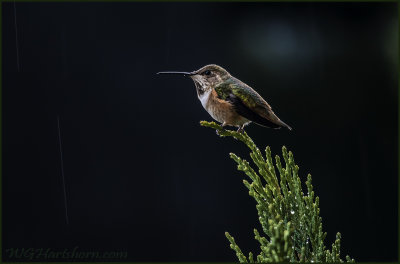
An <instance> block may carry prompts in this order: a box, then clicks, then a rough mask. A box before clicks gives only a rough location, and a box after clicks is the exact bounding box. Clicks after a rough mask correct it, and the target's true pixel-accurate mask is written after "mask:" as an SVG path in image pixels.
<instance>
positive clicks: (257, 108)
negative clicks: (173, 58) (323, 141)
mask: <svg viewBox="0 0 400 264" xmlns="http://www.w3.org/2000/svg"><path fill="white" fill-rule="evenodd" d="M157 74H181V75H185V76H189V77H190V78H191V79H192V80H193V81H194V84H195V86H196V91H197V96H198V98H199V100H200V102H201V104H202V105H203V107H204V109H206V111H207V112H208V113H209V114H210V115H211V117H212V118H214V119H215V120H217V121H218V122H221V123H222V127H224V126H235V127H238V132H242V131H243V128H244V127H245V126H246V125H248V124H250V123H251V122H254V123H256V124H258V125H261V126H264V127H269V128H274V129H279V128H281V127H286V128H287V129H289V130H292V128H291V127H290V126H288V125H287V124H285V123H284V122H283V121H282V120H280V119H279V118H278V117H277V116H276V115H275V113H274V112H273V111H272V109H271V106H270V105H269V104H268V103H267V102H266V101H265V100H264V99H263V98H262V97H261V96H260V95H259V94H258V93H257V92H256V91H254V90H253V89H252V88H251V87H250V86H248V85H247V84H245V83H243V82H242V81H240V80H238V79H236V78H235V77H233V76H232V75H230V74H229V73H228V72H227V71H226V70H225V69H224V68H222V67H220V66H218V65H215V64H210V65H206V66H204V67H202V68H201V69H199V70H197V71H193V72H171V71H169V72H159V73H157Z"/></svg>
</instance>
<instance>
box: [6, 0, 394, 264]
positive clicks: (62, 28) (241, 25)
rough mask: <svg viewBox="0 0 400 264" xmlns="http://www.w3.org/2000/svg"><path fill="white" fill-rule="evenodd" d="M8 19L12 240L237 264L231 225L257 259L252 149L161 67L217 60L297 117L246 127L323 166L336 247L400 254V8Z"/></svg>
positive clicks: (192, 10)
mask: <svg viewBox="0 0 400 264" xmlns="http://www.w3.org/2000/svg"><path fill="white" fill-rule="evenodd" d="M14 7H15V10H14ZM15 14H16V18H17V19H16V21H15ZM2 15H3V17H2V23H3V28H2V30H3V31H2V32H3V33H2V39H3V41H2V54H3V79H2V85H3V86H2V95H3V102H2V103H3V105H2V107H3V111H2V112H3V132H2V133H3V177H2V182H3V189H2V193H3V238H2V240H3V250H7V249H9V248H29V247H33V248H47V247H51V248H52V249H53V250H56V249H61V250H62V249H64V248H68V249H70V250H72V249H73V248H74V247H79V250H81V251H84V250H92V251H93V250H95V251H102V252H103V251H127V252H128V258H127V260H131V261H235V260H236V256H235V254H234V252H233V251H232V250H231V249H230V248H229V243H228V241H227V240H226V238H225V236H224V232H225V231H229V232H230V233H231V234H232V235H233V236H234V237H235V238H236V241H237V242H238V244H239V246H241V248H242V250H243V251H244V252H245V253H246V254H247V252H248V251H249V250H251V251H253V252H257V253H258V252H259V249H258V243H256V241H255V240H254V238H253V231H252V230H253V228H254V227H256V228H260V225H259V223H258V220H257V212H256V209H255V202H254V201H253V199H252V198H251V197H249V196H248V192H247V189H246V188H245V187H244V186H243V184H242V179H244V178H246V176H245V175H244V174H242V173H241V172H239V171H237V170H236V166H235V164H234V162H233V161H232V160H231V159H230V158H229V156H228V153H229V152H234V153H236V154H238V155H239V156H242V157H245V158H249V157H248V149H246V147H245V146H244V145H242V144H240V143H239V142H236V141H234V140H232V139H221V138H219V137H217V136H216V135H215V131H213V130H211V129H208V128H202V127H200V125H199V121H200V120H204V119H205V120H211V117H210V116H209V115H208V114H207V113H206V111H205V110H204V109H203V108H202V106H201V104H200V102H199V101H198V99H197V97H196V92H195V88H194V85H193V83H192V81H191V80H189V79H185V77H181V76H157V75H155V73H156V72H158V71H162V70H182V71H192V70H195V69H198V68H200V67H201V66H203V65H206V64H210V63H215V64H219V65H221V66H223V67H225V68H227V69H228V71H230V73H231V74H232V75H234V76H235V77H238V78H239V79H241V80H242V81H244V82H246V83H247V84H249V85H250V86H253V87H254V88H255V89H256V90H257V91H258V92H259V93H260V94H261V95H262V96H264V97H265V98H266V100H267V101H268V102H269V103H270V104H271V105H272V107H273V109H274V110H275V112H276V113H277V114H278V116H279V117H280V118H281V119H282V120H284V121H285V122H286V123H288V124H289V125H290V126H292V127H293V128H294V130H293V131H292V132H289V131H287V130H271V129H266V128H263V127H259V126H256V125H250V126H249V127H247V128H246V131H247V132H248V133H249V134H250V136H252V137H253V139H254V140H255V141H256V143H257V144H258V145H259V146H260V147H262V148H264V147H265V146H266V145H269V146H271V148H272V151H273V154H281V147H282V145H286V146H287V147H288V148H289V149H290V150H292V151H293V152H294V156H295V159H296V162H297V164H298V165H299V166H300V172H301V177H302V178H303V179H305V178H306V175H307V173H308V172H310V173H311V174H312V175H313V183H314V188H315V192H316V194H317V195H318V196H319V197H320V199H321V203H320V207H321V216H322V217H323V225H324V229H325V231H327V232H328V236H327V238H326V241H325V242H326V244H327V246H328V247H329V248H330V245H331V243H332V242H333V240H334V237H335V234H336V232H341V233H342V254H343V256H344V255H345V254H349V255H350V256H351V257H352V258H355V259H356V260H358V261H378V260H379V261H395V260H396V259H397V249H398V242H397V237H398V235H397V234H398V225H397V222H398V217H397V216H398V210H397V208H398V204H397V197H398V189H397V186H398V181H397V175H398V174H397V166H398V165H397V161H398V153H397V146H398V138H397V134H398V129H397V128H398V115H397V110H398V91H397V87H398V82H397V79H398V76H397V69H398V68H397V67H398V64H397V58H398V42H397V41H398V17H397V5H396V4H395V3H351V4H350V3H296V4H293V3H246V4H245V3H203V4H202V3H173V4H166V3H95V4H93V3H19V2H18V3H17V4H16V5H15V6H14V4H13V3H4V4H3V9H2ZM15 22H16V24H15ZM16 29H17V30H16ZM16 32H17V38H16ZM16 42H18V46H17V45H16ZM17 50H18V56H17ZM57 116H59V117H60V127H61V139H62V147H63V157H64V172H65V186H66V195H67V209H68V220H69V224H67V223H66V217H65V207H64V194H63V183H62V177H61V163H60V152H59V144H58V131H57ZM4 259H5V260H18V259H15V258H10V256H9V255H7V254H5V255H4ZM58 260H59V261H60V260H61V259H58Z"/></svg>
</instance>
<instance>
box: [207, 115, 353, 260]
mask: <svg viewBox="0 0 400 264" xmlns="http://www.w3.org/2000/svg"><path fill="white" fill-rule="evenodd" d="M200 124H201V125H202V126H205V127H210V128H213V129H215V130H217V133H218V135H219V136H220V137H233V138H235V139H237V140H239V141H241V142H243V143H244V144H246V146H247V147H248V148H249V149H250V150H251V152H250V157H251V159H252V161H253V163H254V165H255V166H256V168H257V171H256V170H254V169H253V167H252V166H251V165H250V163H249V162H248V161H247V160H245V159H242V158H240V157H238V156H236V155H235V154H233V153H230V157H231V158H232V159H233V160H234V161H235V162H236V163H237V168H238V170H240V171H243V172H244V173H245V174H246V175H247V176H248V177H249V179H247V180H243V184H244V185H245V186H246V188H247V189H248V190H249V195H250V196H251V197H253V198H254V199H255V200H256V202H257V205H256V209H257V212H258V219H259V222H260V224H261V227H262V231H263V232H264V235H261V234H260V233H259V232H258V230H257V229H254V236H255V239H256V240H257V241H258V242H259V244H260V253H259V254H258V255H257V256H256V257H255V258H256V259H254V256H253V254H252V253H251V252H250V253H249V256H248V257H246V256H245V254H243V252H242V250H241V249H240V248H239V246H238V245H237V244H236V242H235V239H234V238H233V237H232V236H231V235H230V234H229V233H228V232H226V233H225V236H226V237H227V239H228V240H229V242H230V247H231V248H232V249H233V250H234V251H235V252H236V256H237V257H238V259H239V261H240V262H241V263H248V262H250V263H253V262H343V260H342V259H341V258H340V239H341V235H340V233H337V235H336V240H335V242H334V243H333V244H332V249H331V250H329V249H326V248H325V245H324V239H325V237H326V233H325V232H323V229H322V218H321V217H320V216H319V213H320V209H319V198H318V196H315V193H314V190H313V186H312V182H311V180H312V179H311V175H310V174H308V175H307V180H306V182H305V184H306V187H307V188H306V189H307V195H305V194H304V192H303V188H302V186H301V185H302V183H301V180H300V177H299V167H298V166H297V165H296V164H295V162H294V157H293V153H292V152H290V151H289V152H288V151H287V149H286V147H282V156H283V160H284V165H282V163H281V158H280V157H279V156H278V155H277V156H275V166H274V164H273V161H272V155H271V149H270V148H269V147H267V148H266V149H265V154H263V153H262V152H261V151H260V149H259V148H258V147H257V146H256V145H255V143H254V141H253V140H252V139H251V138H250V137H249V136H248V135H247V133H246V132H245V131H243V132H242V133H239V132H236V131H232V130H226V129H224V128H222V127H221V126H220V125H218V124H216V123H215V122H207V121H201V122H200ZM346 261H347V262H354V259H351V258H350V257H349V256H346Z"/></svg>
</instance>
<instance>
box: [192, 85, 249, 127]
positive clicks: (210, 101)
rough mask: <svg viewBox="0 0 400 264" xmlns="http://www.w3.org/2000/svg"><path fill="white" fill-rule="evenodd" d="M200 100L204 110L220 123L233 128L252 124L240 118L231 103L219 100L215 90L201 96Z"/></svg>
mask: <svg viewBox="0 0 400 264" xmlns="http://www.w3.org/2000/svg"><path fill="white" fill-rule="evenodd" d="M199 99H200V102H201V104H202V105H203V107H204V109H205V110H206V111H207V112H208V113H209V114H210V115H211V117H212V118H214V119H215V120H217V121H218V122H221V123H226V125H231V126H241V125H243V124H246V123H249V122H250V121H249V120H248V119H246V118H244V117H242V116H240V115H239V114H238V113H237V112H236V110H235V109H234V108H233V105H232V104H231V103H229V102H227V101H225V100H222V99H219V98H218V96H217V92H216V91H215V90H214V89H211V90H210V91H207V92H205V93H204V94H203V95H201V96H200V95H199Z"/></svg>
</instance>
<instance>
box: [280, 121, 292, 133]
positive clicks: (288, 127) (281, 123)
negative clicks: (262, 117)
mask: <svg viewBox="0 0 400 264" xmlns="http://www.w3.org/2000/svg"><path fill="white" fill-rule="evenodd" d="M279 123H280V125H281V127H286V128H287V129H289V130H292V128H291V127H290V126H289V125H288V124H286V123H285V122H283V121H282V120H280V119H279Z"/></svg>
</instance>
